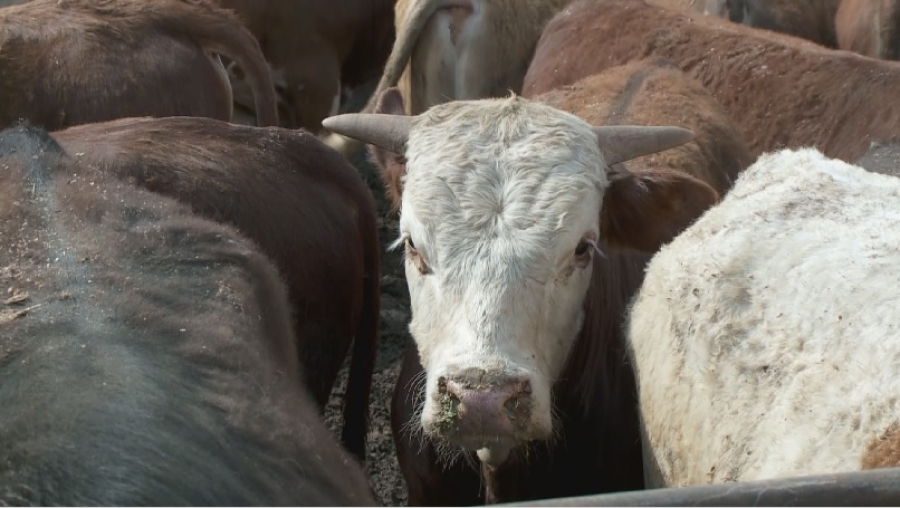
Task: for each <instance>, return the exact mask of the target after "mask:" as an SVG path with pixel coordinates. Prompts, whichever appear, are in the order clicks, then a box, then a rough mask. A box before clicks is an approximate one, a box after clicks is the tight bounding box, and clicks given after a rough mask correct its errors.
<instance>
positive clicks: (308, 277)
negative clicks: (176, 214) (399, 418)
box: [53, 117, 380, 457]
mask: <svg viewBox="0 0 900 508" xmlns="http://www.w3.org/2000/svg"><path fill="white" fill-rule="evenodd" d="M53 136H54V138H55V139H56V140H57V141H58V142H59V143H60V145H62V147H63V148H64V149H65V150H66V151H67V152H68V153H70V154H77V159H78V163H77V164H76V165H74V170H75V171H77V172H79V173H81V174H82V175H85V176H87V175H90V174H95V173H103V174H115V175H117V176H119V177H121V178H126V179H129V180H132V181H134V182H135V183H137V184H138V185H140V186H142V187H145V188H147V189H149V190H151V191H154V192H157V193H160V194H164V195H166V196H170V197H173V198H176V199H178V200H180V201H182V202H184V203H187V204H189V205H190V206H191V208H192V209H193V211H194V212H195V213H197V214H198V215H201V216H203V217H206V218H209V219H214V220H217V221H220V222H225V223H229V224H233V225H234V226H236V227H237V228H238V229H239V230H240V231H241V232H242V233H243V234H245V235H247V236H248V237H249V238H251V239H252V240H254V241H256V243H258V244H259V245H260V247H261V248H262V250H263V252H265V253H266V254H268V255H269V257H271V258H272V260H273V261H274V262H275V264H276V266H278V268H279V269H280V270H281V273H282V276H283V277H284V278H285V281H286V282H287V286H288V290H289V296H290V299H291V302H292V304H293V318H294V325H295V330H296V334H297V337H298V340H299V345H298V350H299V351H298V353H299V358H300V362H301V365H302V367H303V371H304V374H305V382H306V386H308V387H309V388H310V390H311V391H312V393H313V395H314V397H315V400H316V401H317V402H318V404H319V406H320V407H324V405H325V403H326V402H327V400H328V396H329V394H330V392H331V389H332V387H333V385H334V383H335V379H336V377H337V374H338V371H339V370H340V368H341V364H342V362H343V360H344V358H345V357H346V355H347V351H348V349H349V347H350V344H351V342H354V340H353V339H354V337H356V340H355V342H354V344H355V345H354V348H353V354H352V362H351V370H350V379H349V381H348V387H347V393H346V395H345V413H344V420H345V421H344V434H343V438H344V441H345V443H346V445H347V447H348V449H349V450H350V451H351V452H353V453H355V454H357V455H358V456H359V457H364V452H365V447H364V446H365V432H366V426H367V416H368V401H369V387H370V383H371V377H372V369H373V368H374V361H375V351H376V334H377V328H378V315H379V285H380V264H379V263H380V261H379V259H380V256H379V255H380V246H379V243H378V234H377V229H376V228H377V226H376V213H377V212H376V207H375V201H374V199H373V197H372V194H371V192H370V191H369V189H368V187H366V185H365V183H364V182H363V181H362V179H361V178H360V176H359V173H358V172H357V171H356V170H355V169H354V168H353V167H352V166H351V165H350V164H349V163H348V162H347V161H346V160H344V159H343V158H342V157H341V156H340V155H338V154H337V153H335V152H334V151H333V150H330V149H329V148H327V147H326V146H325V145H324V144H322V143H321V142H320V141H319V140H318V139H316V138H315V137H314V136H312V135H310V134H308V133H305V132H302V131H293V130H288V129H282V128H278V127H270V128H265V129H263V128H255V127H246V126H238V125H231V124H227V123H224V122H219V121H216V120H210V119H205V118H187V117H181V118H160V119H150V118H143V119H122V120H116V121H112V122H108V123H101V124H92V125H82V126H78V127H73V128H70V129H67V130H65V131H60V132H56V133H54V134H53Z"/></svg>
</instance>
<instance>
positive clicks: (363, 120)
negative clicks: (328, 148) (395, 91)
mask: <svg viewBox="0 0 900 508" xmlns="http://www.w3.org/2000/svg"><path fill="white" fill-rule="evenodd" d="M411 126H412V117H410V116H403V115H382V114H369V113H352V114H346V115H337V116H331V117H328V118H326V119H324V120H322V127H325V128H326V129H328V130H330V131H332V132H337V133H338V134H343V135H344V136H347V137H349V138H353V139H357V140H359V141H362V142H363V143H369V144H371V145H375V146H377V147H379V148H383V149H385V150H389V151H391V152H394V153H396V154H400V155H402V154H403V153H404V152H406V140H407V139H408V138H409V129H410V127H411Z"/></svg>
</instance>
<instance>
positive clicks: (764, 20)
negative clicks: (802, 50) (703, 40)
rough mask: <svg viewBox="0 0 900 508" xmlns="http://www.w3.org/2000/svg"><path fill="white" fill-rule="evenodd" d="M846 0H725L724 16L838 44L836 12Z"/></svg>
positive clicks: (817, 41)
mask: <svg viewBox="0 0 900 508" xmlns="http://www.w3.org/2000/svg"><path fill="white" fill-rule="evenodd" d="M842 1H843V0H787V1H773V0H726V1H725V9H726V11H727V12H726V13H725V17H728V18H730V19H731V20H732V21H736V22H738V23H743V24H744V25H747V26H750V27H754V28H760V29H764V30H772V31H774V32H779V33H783V34H787V35H793V36H795V37H800V38H803V39H806V40H808V41H812V42H815V43H817V44H820V45H822V46H825V47H828V48H836V47H837V36H836V35H835V21H834V20H835V15H836V13H837V10H838V5H839V4H840V3H841V2H842Z"/></svg>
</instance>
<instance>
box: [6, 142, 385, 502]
mask: <svg viewBox="0 0 900 508" xmlns="http://www.w3.org/2000/svg"><path fill="white" fill-rule="evenodd" d="M11 151H12V152H13V155H10V152H11ZM0 153H2V154H5V156H4V157H3V159H2V163H0V182H2V183H0V192H2V199H0V219H2V220H0V228H2V229H0V232H2V235H3V238H4V244H5V245H4V249H2V251H0V267H2V271H0V281H2V285H3V287H4V288H8V289H11V290H12V291H11V293H10V294H11V295H12V296H11V297H10V298H9V299H8V300H6V301H5V302H3V307H2V308H0V331H2V333H0V358H2V360H3V361H2V363H0V379H2V382H0V404H2V407H3V408H4V411H3V412H2V414H0V442H3V443H4V447H3V451H2V455H3V457H2V460H0V485H2V487H0V499H2V500H3V501H4V502H6V503H12V504H42V505H44V504H66V505H79V504H88V505H95V504H102V505H137V504H152V505H182V504H193V505H198V504H199V505H208V504H217V505H245V504H267V505H273V504H316V505H321V504H333V503H341V504H343V503H348V504H353V503H363V504H368V503H370V502H371V499H370V498H369V496H368V492H367V485H366V481H365V477H364V476H363V474H362V472H361V471H360V470H358V468H357V469H354V467H355V466H354V465H353V464H351V463H350V462H349V458H348V457H347V456H346V454H345V453H344V452H342V451H341V450H340V449H339V447H338V446H337V444H336V443H334V442H333V440H332V438H331V437H330V435H329V433H328V431H327V429H325V427H324V425H323V424H322V422H321V421H319V420H318V418H319V417H318V414H317V412H316V411H315V409H314V406H313V405H312V403H311V401H310V400H309V398H308V397H309V396H308V395H307V394H306V393H304V392H303V391H302V389H300V388H299V387H298V386H297V385H296V382H295V379H294V378H295V376H296V372H297V370H298V367H297V363H296V361H295V353H294V342H293V335H292V332H291V325H290V320H289V310H288V308H287V302H286V295H285V290H284V287H283V285H282V283H281V281H280V280H279V277H278V275H277V272H276V270H275V268H274V267H273V266H271V264H270V262H269V261H268V259H267V258H266V257H265V256H264V255H263V254H261V253H259V251H258V249H257V247H256V246H255V245H254V244H253V243H252V242H249V241H248V240H246V239H245V238H244V237H243V236H241V235H240V234H238V233H237V232H235V231H234V230H233V229H231V228H229V227H226V226H222V225H218V224H216V223H213V222H210V221H207V220H203V219H200V218H198V217H196V216H194V215H193V213H192V212H191V211H190V209H189V208H188V207H187V206H185V205H182V204H180V203H177V202H176V201H174V200H171V199H168V198H164V197H161V196H159V195H156V194H153V193H151V192H148V191H145V190H140V189H138V188H136V187H134V186H132V185H131V184H129V183H127V182H123V181H120V180H118V179H115V178H108V177H103V176H102V175H96V174H95V175H83V174H79V172H78V171H77V170H73V168H72V167H71V165H70V163H71V161H70V159H68V157H67V156H66V155H64V154H62V150H61V149H60V148H59V147H58V146H56V145H55V143H54V142H53V140H52V139H51V138H50V137H49V136H47V135H46V134H45V133H34V132H31V131H29V130H28V129H17V130H16V131H15V132H14V131H11V130H8V131H6V132H4V133H2V134H0Z"/></svg>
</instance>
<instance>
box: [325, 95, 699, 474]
mask: <svg viewBox="0 0 900 508" xmlns="http://www.w3.org/2000/svg"><path fill="white" fill-rule="evenodd" d="M381 99H382V103H384V102H391V103H394V104H396V106H397V107H396V108H395V111H396V112H399V113H400V114H399V115H397V114H356V115H341V116H338V117H332V118H329V119H327V120H326V121H325V122H323V124H324V126H325V127H326V128H328V129H330V130H332V131H334V132H338V133H341V134H344V135H347V136H351V137H353V138H356V139H359V140H361V141H363V142H366V143H370V144H373V145H376V146H379V147H381V148H384V149H387V150H390V151H392V152H394V153H397V154H402V155H404V156H405V159H406V165H405V169H402V168H401V169H399V170H398V171H400V172H402V173H403V174H402V175H401V174H395V175H387V177H386V180H387V181H388V182H389V187H391V185H390V184H391V183H394V184H397V186H395V187H394V188H392V189H391V190H392V192H395V193H398V194H399V193H400V191H399V188H398V187H399V184H398V182H401V181H402V198H401V199H402V201H401V215H400V238H399V240H398V244H400V245H405V248H406V265H405V266H406V279H407V283H408V285H409V291H410V300H411V306H412V322H411V324H410V330H411V332H412V336H413V338H414V339H415V341H416V345H417V346H418V351H419V356H420V359H421V362H422V365H423V367H424V368H425V371H426V372H427V377H426V381H425V393H426V395H427V396H426V398H425V403H424V408H423V411H422V414H421V424H422V428H423V429H424V431H425V433H426V434H427V435H430V436H433V437H436V438H437V439H438V440H446V441H447V442H449V443H452V444H453V445H456V446H458V447H459V448H462V449H465V450H477V451H478V455H479V457H480V458H481V459H482V460H483V461H484V462H486V463H488V464H490V465H493V466H497V465H500V464H501V463H503V462H504V461H505V460H506V458H507V456H508V454H509V452H510V451H511V450H512V449H514V448H516V447H518V446H519V445H521V444H522V443H525V442H528V441H532V440H546V439H548V438H550V436H551V434H552V432H553V420H552V417H551V407H552V403H551V388H552V385H553V383H554V382H555V380H556V379H557V377H558V375H559V373H560V371H561V369H562V368H563V367H564V363H565V360H566V358H567V356H568V352H569V349H570V347H571V345H572V343H573V342H574V341H575V339H576V336H577V334H578V332H579V331H580V329H581V325H582V318H583V315H584V300H585V294H586V291H587V289H588V285H589V283H590V281H591V273H592V268H593V263H592V258H593V256H594V255H599V254H597V252H599V248H600V247H601V246H602V244H603V242H604V241H606V240H609V241H612V242H614V243H616V244H617V245H625V246H633V245H637V244H640V245H646V244H653V245H654V247H653V248H654V249H655V246H656V245H658V243H657V242H658V239H657V241H654V239H648V238H647V236H653V235H654V234H657V233H658V234H663V232H668V231H672V230H679V231H680V230H681V228H682V227H683V224H682V221H685V220H686V217H689V220H693V219H694V218H695V217H696V216H697V215H699V212H697V213H696V215H695V211H696V210H697V208H698V207H700V208H699V209H701V210H702V209H705V208H706V207H707V206H708V205H709V204H711V201H712V200H713V199H714V198H715V196H716V193H715V192H714V191H713V190H712V189H711V188H710V187H709V186H707V185H706V184H704V183H702V182H700V181H699V180H696V179H694V178H692V177H690V176H687V175H681V174H676V173H672V174H671V175H669V176H668V177H665V178H663V177H662V176H661V175H658V176H655V177H652V178H649V177H643V178H642V177H634V175H631V176H629V175H627V173H628V171H627V170H625V169H623V171H625V173H616V174H611V173H610V166H611V165H612V164H615V163H617V162H620V161H624V160H628V159H631V158H634V157H637V156H639V155H641V154H647V153H652V152H657V151H660V150H663V149H665V148H669V147H673V146H677V145H680V144H683V143H685V142H686V141H688V140H690V138H691V135H690V133H689V131H686V130H684V129H680V128H677V127H661V128H648V127H630V126H616V127H591V126H590V125H589V124H587V123H585V122H584V121H583V120H581V119H579V118H578V117H576V116H574V115H571V114H569V113H565V112H563V111H560V110H558V109H555V108H552V107H550V106H547V105H544V104H541V103H538V102H532V101H529V100H525V99H522V98H520V97H511V98H507V99H491V100H480V101H456V102H450V103H445V104H441V105H438V106H435V107H433V108H431V109H430V110H428V111H427V112H425V113H423V114H421V115H418V116H412V117H410V116H402V113H403V103H402V99H401V98H400V95H399V92H398V91H397V90H396V89H390V90H388V91H387V92H385V94H383V96H382V97H381ZM387 171H390V169H388V170H387ZM611 180H615V181H614V182H611ZM694 189H699V190H697V192H693V190H694ZM686 196H692V197H701V196H702V197H704V199H700V200H698V202H697V203H683V202H682V201H683V200H688V201H691V200H690V199H689V198H687V197H686ZM608 203H615V204H614V205H612V206H608ZM601 209H602V210H603V215H604V217H605V220H606V222H605V223H606V224H610V225H612V226H609V227H607V228H604V229H603V230H602V231H601ZM618 224H628V225H633V226H635V227H634V228H630V227H629V228H619V227H618V226H616V225H618ZM666 234H668V233H666ZM642 237H643V238H642ZM666 241H668V239H667V240H666Z"/></svg>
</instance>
